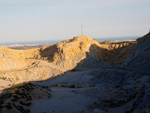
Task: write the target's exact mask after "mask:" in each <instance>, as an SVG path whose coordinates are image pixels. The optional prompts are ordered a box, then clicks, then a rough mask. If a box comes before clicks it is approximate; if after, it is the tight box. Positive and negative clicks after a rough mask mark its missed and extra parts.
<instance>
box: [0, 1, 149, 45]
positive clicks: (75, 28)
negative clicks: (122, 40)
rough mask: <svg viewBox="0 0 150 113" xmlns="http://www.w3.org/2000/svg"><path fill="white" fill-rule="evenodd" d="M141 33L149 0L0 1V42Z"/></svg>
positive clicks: (140, 34) (147, 21)
mask: <svg viewBox="0 0 150 113" xmlns="http://www.w3.org/2000/svg"><path fill="white" fill-rule="evenodd" d="M81 24H83V28H84V35H88V36H90V37H92V38H103V37H126V36H142V35H144V34H145V33H147V32H148V30H149V28H150V0H0V43H3V42H16V41H18V42H20V41H38V40H59V39H60V40H63V39H69V38H72V37H74V36H78V35H81Z"/></svg>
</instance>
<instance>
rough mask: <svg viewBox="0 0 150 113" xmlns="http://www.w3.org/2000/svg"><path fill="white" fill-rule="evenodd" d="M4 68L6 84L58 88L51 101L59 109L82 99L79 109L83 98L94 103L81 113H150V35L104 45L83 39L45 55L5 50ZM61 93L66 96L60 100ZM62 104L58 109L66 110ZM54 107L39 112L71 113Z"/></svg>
mask: <svg viewBox="0 0 150 113" xmlns="http://www.w3.org/2000/svg"><path fill="white" fill-rule="evenodd" d="M0 63H1V65H0V79H3V82H4V80H5V81H9V82H11V83H15V84H16V83H18V82H27V81H34V82H33V83H36V84H38V85H42V86H43V85H44V86H47V87H57V88H58V89H57V88H56V90H55V91H54V92H53V93H52V94H56V97H57V98H56V97H55V98H52V99H54V100H53V101H54V102H56V103H57V102H58V100H59V99H61V100H60V101H61V102H62V100H63V102H64V103H65V105H66V106H67V107H68V105H67V103H69V102H70V101H69V100H68V97H69V99H70V100H71V102H70V103H69V104H72V101H73V100H76V99H75V98H77V97H79V98H77V99H79V100H76V102H77V103H76V104H77V105H78V104H79V103H80V101H81V98H80V96H81V97H86V99H85V100H89V101H87V102H88V105H87V104H86V103H84V101H83V103H84V104H80V105H81V106H78V109H79V110H80V108H86V107H87V106H88V107H89V108H87V109H86V110H85V111H84V110H83V112H87V113H88V112H93V113H94V112H105V113H145V112H148V113H149V112H150V108H149V106H150V96H149V95H150V69H149V67H150V33H148V34H147V35H145V36H143V37H141V38H139V39H137V41H124V42H111V41H105V42H102V43H99V42H97V41H96V40H93V39H92V38H90V37H88V36H78V37H74V38H72V39H70V40H66V41H62V42H59V43H57V44H54V45H50V46H47V47H43V48H40V49H29V50H13V49H8V48H6V47H0ZM44 80H47V81H44ZM35 81H40V82H35ZM41 81H43V82H41ZM9 82H8V83H7V84H9ZM10 85H11V84H10ZM71 88H75V90H72V89H71ZM57 91H58V92H57ZM60 92H61V93H63V94H62V95H64V96H62V97H61V96H60ZM77 94H78V96H76V95H77ZM66 95H67V96H66ZM71 96H73V97H72V98H73V99H72V98H71ZM87 96H88V97H87ZM55 99H56V100H55ZM93 99H95V100H94V101H95V102H94V101H93ZM50 101H51V100H50ZM53 101H51V103H52V104H54V103H53ZM41 102H42V101H40V105H41ZM61 102H60V104H59V102H58V103H57V105H58V104H59V105H60V106H62V103H61ZM91 102H93V103H91ZM74 105H75V104H74V103H73V104H72V106H74ZM83 105H85V106H86V107H85V106H83ZM6 106H7V105H6ZM43 106H45V104H44V103H43ZM55 107H56V105H55V104H54V107H53V106H51V108H45V107H44V108H40V109H39V106H37V108H38V110H41V109H44V110H45V109H47V110H48V111H47V112H50V110H52V112H53V110H54V112H56V113H57V111H59V112H61V111H63V110H66V108H67V107H66V108H65V109H58V107H57V109H55ZM37 108H36V107H35V109H34V110H35V111H36V112H45V111H42V110H41V111H37ZM89 109H90V110H89ZM55 110H56V111H55ZM69 110H70V112H75V111H71V110H72V109H69ZM73 110H74V109H73ZM35 111H33V112H35ZM65 112H68V111H64V113H65ZM76 112H77V111H76ZM78 112H82V111H81V110H80V111H78Z"/></svg>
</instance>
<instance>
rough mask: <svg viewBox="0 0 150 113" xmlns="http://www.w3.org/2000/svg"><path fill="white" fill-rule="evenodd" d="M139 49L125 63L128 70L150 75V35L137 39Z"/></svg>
mask: <svg viewBox="0 0 150 113" xmlns="http://www.w3.org/2000/svg"><path fill="white" fill-rule="evenodd" d="M137 42H138V43H137V47H136V48H135V49H134V51H132V53H131V54H130V55H129V57H128V58H127V59H126V61H125V63H124V64H125V66H126V68H127V69H130V70H134V71H136V72H142V73H147V74H150V69H149V66H150V33H148V34H147V35H145V36H144V37H142V38H138V39H137Z"/></svg>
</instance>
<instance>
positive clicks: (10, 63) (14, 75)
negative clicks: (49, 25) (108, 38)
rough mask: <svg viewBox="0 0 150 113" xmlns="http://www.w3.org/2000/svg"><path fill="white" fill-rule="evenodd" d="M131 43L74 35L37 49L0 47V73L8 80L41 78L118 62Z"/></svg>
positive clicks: (131, 48) (128, 51)
mask: <svg viewBox="0 0 150 113" xmlns="http://www.w3.org/2000/svg"><path fill="white" fill-rule="evenodd" d="M133 45H134V44H133V42H121V43H102V44H100V43H99V42H97V41H96V40H93V39H92V38H90V37H88V36H78V37H74V38H72V39H70V40H66V41H62V42H59V43H57V44H54V45H50V46H48V47H43V48H41V49H29V50H13V49H8V48H6V47H0V62H1V66H0V73H1V75H0V77H1V78H3V79H8V80H11V81H19V80H23V81H31V80H44V79H48V78H50V77H53V76H57V75H59V74H62V73H64V72H66V71H68V70H72V69H74V68H75V67H78V66H80V67H82V66H86V67H90V68H91V67H93V66H94V65H95V66H97V65H99V64H100V63H101V62H108V63H122V62H123V61H124V59H125V58H126V57H127V56H128V54H129V53H130V52H131V51H132V50H133V49H134V46H133ZM132 46H133V47H132Z"/></svg>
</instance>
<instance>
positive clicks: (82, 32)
mask: <svg viewBox="0 0 150 113" xmlns="http://www.w3.org/2000/svg"><path fill="white" fill-rule="evenodd" d="M81 35H82V36H83V25H82V24H81Z"/></svg>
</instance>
